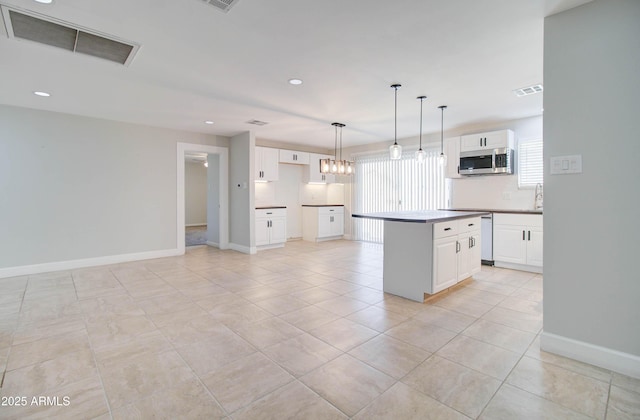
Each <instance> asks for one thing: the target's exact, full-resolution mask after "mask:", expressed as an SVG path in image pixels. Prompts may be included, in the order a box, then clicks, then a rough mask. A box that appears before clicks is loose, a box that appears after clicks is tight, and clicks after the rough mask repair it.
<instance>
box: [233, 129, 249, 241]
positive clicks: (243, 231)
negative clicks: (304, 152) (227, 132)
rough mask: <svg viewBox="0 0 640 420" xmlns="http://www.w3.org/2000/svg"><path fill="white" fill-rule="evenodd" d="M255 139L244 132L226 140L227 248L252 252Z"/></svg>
mask: <svg viewBox="0 0 640 420" xmlns="http://www.w3.org/2000/svg"><path fill="white" fill-rule="evenodd" d="M254 153H255V136H254V134H253V132H251V131H249V132H245V133H241V134H238V135H236V136H233V137H232V138H231V139H230V140H229V182H230V185H229V204H230V205H229V241H230V244H229V246H230V247H231V249H235V250H237V251H240V252H245V253H250V252H255V237H254V236H255V235H254V225H255V220H254V216H255V208H254V207H255V206H254V195H255V186H254V167H255V157H254V156H255V155H254Z"/></svg>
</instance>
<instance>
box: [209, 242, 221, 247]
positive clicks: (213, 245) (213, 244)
mask: <svg viewBox="0 0 640 420" xmlns="http://www.w3.org/2000/svg"><path fill="white" fill-rule="evenodd" d="M207 245H209V246H212V247H214V248H220V244H219V243H217V242H211V241H207Z"/></svg>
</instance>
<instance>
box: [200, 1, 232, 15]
mask: <svg viewBox="0 0 640 420" xmlns="http://www.w3.org/2000/svg"><path fill="white" fill-rule="evenodd" d="M200 1H204V2H205V3H207V4H210V5H211V6H213V7H215V8H216V9H218V10H222V11H223V12H225V13H227V12H228V11H229V10H231V8H232V7H233V6H235V4H236V3H237V2H238V0H200Z"/></svg>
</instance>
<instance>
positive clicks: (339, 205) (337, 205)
mask: <svg viewBox="0 0 640 420" xmlns="http://www.w3.org/2000/svg"><path fill="white" fill-rule="evenodd" d="M302 207H344V204H303V205H302Z"/></svg>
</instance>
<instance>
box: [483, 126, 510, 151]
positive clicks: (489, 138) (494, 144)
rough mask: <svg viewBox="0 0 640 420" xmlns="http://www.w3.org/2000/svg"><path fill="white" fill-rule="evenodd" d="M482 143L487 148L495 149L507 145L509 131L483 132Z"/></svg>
mask: <svg viewBox="0 0 640 420" xmlns="http://www.w3.org/2000/svg"><path fill="white" fill-rule="evenodd" d="M484 138H485V141H484V144H485V147H486V148H487V149H497V148H500V147H508V146H509V131H508V130H500V131H491V132H489V133H485V134H484Z"/></svg>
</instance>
